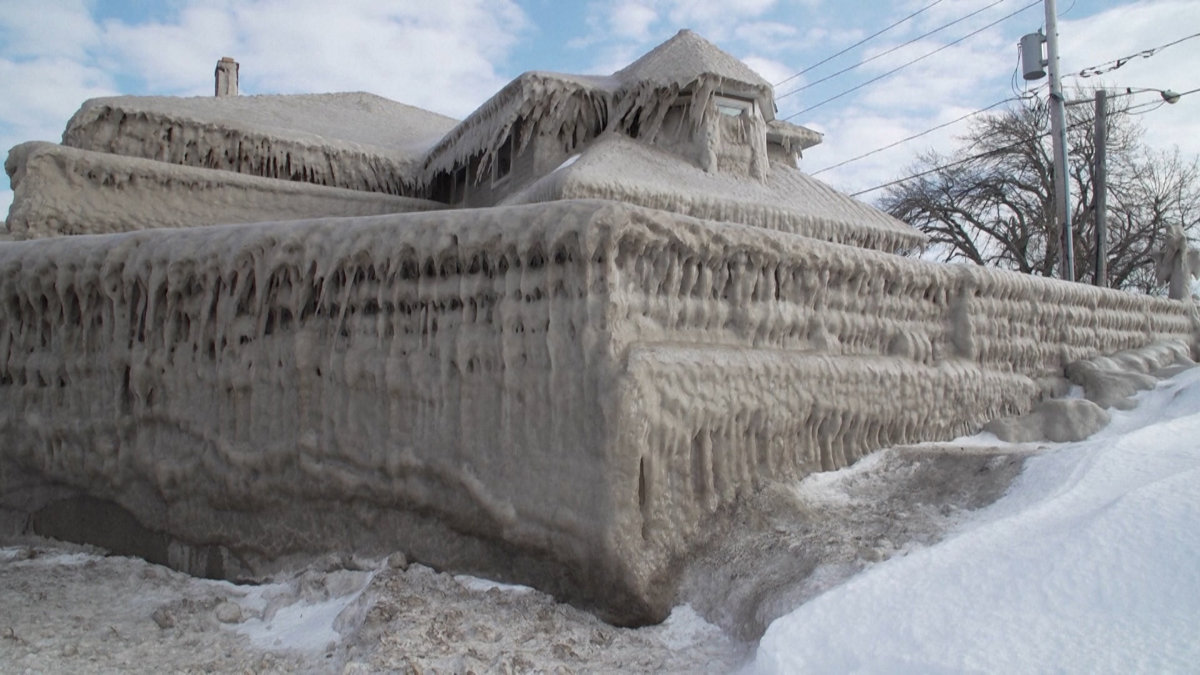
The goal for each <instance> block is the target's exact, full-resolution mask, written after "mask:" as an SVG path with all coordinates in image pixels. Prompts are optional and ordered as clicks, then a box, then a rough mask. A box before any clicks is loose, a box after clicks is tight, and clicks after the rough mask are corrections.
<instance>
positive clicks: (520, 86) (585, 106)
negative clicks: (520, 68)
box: [425, 71, 615, 175]
mask: <svg viewBox="0 0 1200 675" xmlns="http://www.w3.org/2000/svg"><path fill="white" fill-rule="evenodd" d="M614 84H615V82H614V81H613V79H612V78H610V77H603V76H591V75H568V74H564V73H550V72H540V71H531V72H527V73H522V74H521V75H520V76H518V77H517V78H516V79H515V80H513V81H512V82H509V83H508V84H507V85H506V86H505V87H504V88H503V89H501V90H500V91H499V92H497V93H496V95H494V96H492V97H491V98H490V99H488V100H487V101H486V102H484V104H483V105H481V106H479V108H477V109H476V110H475V111H474V112H472V113H471V114H470V115H468V116H467V118H466V119H464V120H463V121H462V122H460V123H458V125H457V126H455V127H454V128H453V129H451V130H450V131H449V132H448V133H447V134H446V135H445V136H444V137H443V138H442V139H441V140H440V141H438V142H437V144H436V145H434V147H433V148H432V149H431V150H430V151H429V155H428V157H427V159H426V162H425V169H426V173H427V174H429V175H432V174H434V173H437V172H438V171H449V170H450V169H451V168H452V167H453V166H454V165H455V164H459V165H462V164H464V163H465V160H466V158H468V157H470V156H471V155H473V154H477V153H482V154H484V155H485V156H486V157H490V155H491V151H494V149H495V148H496V147H498V146H499V145H500V144H501V143H502V142H503V141H504V139H505V137H507V136H508V134H509V133H510V132H511V131H512V129H513V127H514V125H516V123H517V121H518V120H522V119H524V120H527V121H529V122H530V124H529V125H527V126H526V128H524V129H521V130H520V134H519V138H517V142H518V144H519V145H520V146H521V147H523V146H524V144H525V142H526V141H527V140H528V139H529V138H530V137H531V136H532V134H533V133H534V132H535V130H538V131H540V132H541V133H542V134H545V135H560V134H564V133H569V134H577V133H583V132H584V131H585V130H587V129H591V128H593V127H594V126H595V125H596V124H599V125H601V127H603V125H604V124H605V123H606V121H607V115H608V101H609V98H610V96H611V91H612V89H613V88H614ZM550 125H554V127H555V128H554V129H553V130H550V129H546V128H543V129H538V127H539V126H540V127H548V126H550ZM581 140H582V139H581ZM487 167H488V164H487V162H486V161H485V162H484V165H483V166H482V167H481V170H486V169H487Z"/></svg>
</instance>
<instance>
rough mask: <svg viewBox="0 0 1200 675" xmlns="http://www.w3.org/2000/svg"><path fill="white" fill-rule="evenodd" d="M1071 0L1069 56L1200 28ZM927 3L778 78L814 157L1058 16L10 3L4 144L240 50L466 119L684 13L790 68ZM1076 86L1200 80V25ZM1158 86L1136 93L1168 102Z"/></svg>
mask: <svg viewBox="0 0 1200 675" xmlns="http://www.w3.org/2000/svg"><path fill="white" fill-rule="evenodd" d="M1058 2H1059V8H1058V9H1059V16H1060V18H1059V31H1060V35H1061V52H1062V61H1063V72H1064V73H1076V72H1078V71H1080V70H1082V69H1084V68H1086V67H1089V66H1093V65H1098V64H1101V63H1105V62H1110V61H1114V60H1116V59H1119V58H1121V57H1125V56H1129V55H1131V54H1138V53H1140V52H1142V51H1143V50H1147V49H1150V48H1153V47H1158V46H1160V45H1163V44H1165V43H1167V42H1170V41H1172V40H1176V39H1179V38H1184V37H1187V36H1189V35H1192V34H1195V33H1198V32H1200V0H1140V1H1136V2H1128V1H1121V0H1058ZM1031 5H1032V6H1031ZM434 6H436V8H437V11H433V10H432V9H431V7H434ZM919 10H923V11H919ZM918 11H919V13H917V15H916V16H915V17H913V18H912V19H910V20H908V21H905V22H903V23H901V24H900V25H898V26H896V27H895V28H893V29H891V30H889V31H887V32H885V33H884V34H882V35H880V36H878V37H875V38H873V39H871V40H869V41H867V42H866V43H865V44H863V45H861V46H859V47H856V48H853V49H850V50H849V51H847V52H846V53H845V54H843V55H841V56H839V57H837V58H835V59H832V60H830V61H829V62H828V63H825V64H823V65H821V66H819V67H817V68H813V69H812V70H809V71H807V72H805V73H804V74H803V75H801V76H800V77H797V78H795V79H793V80H790V81H789V82H787V83H786V84H784V85H782V86H780V87H779V88H778V89H777V96H779V95H782V94H784V93H787V92H789V91H791V90H792V89H795V88H796V87H805V88H804V89H803V90H802V91H800V92H798V93H795V94H792V95H789V96H786V97H781V98H780V100H779V103H778V105H779V115H780V117H789V116H792V115H795V116H794V117H791V121H793V122H796V123H800V124H804V125H806V126H810V127H812V128H814V129H817V130H819V131H821V132H823V133H825V135H826V136H825V142H824V143H822V144H821V145H820V146H817V147H816V148H813V149H811V150H809V151H808V152H807V153H806V155H805V158H804V159H803V161H802V168H804V169H805V170H807V171H810V172H814V173H815V172H820V171H821V170H822V169H824V168H825V167H828V166H830V165H833V164H837V163H839V162H841V161H843V160H846V159H850V158H853V157H855V156H857V155H860V154H862V153H864V152H867V151H869V150H872V149H875V148H879V147H882V146H884V145H887V144H889V143H892V142H895V141H897V140H899V139H902V138H905V137H907V136H910V135H912V134H915V133H918V132H920V131H923V130H926V129H929V128H930V127H933V126H935V125H938V124H942V123H945V122H948V121H950V120H953V119H956V118H958V117H961V116H963V115H965V114H967V113H969V112H971V111H973V110H977V109H979V108H983V107H985V106H987V105H990V104H992V103H995V102H997V101H1000V100H1002V99H1005V98H1008V97H1012V96H1014V91H1019V90H1020V89H1021V88H1024V86H1025V85H1024V83H1023V82H1021V81H1020V78H1019V75H1015V73H1014V71H1015V69H1016V68H1017V66H1018V61H1017V41H1018V39H1019V38H1020V36H1021V35H1022V34H1024V33H1028V32H1033V31H1036V30H1038V29H1039V28H1041V27H1042V26H1043V22H1044V10H1043V6H1042V4H1041V3H1031V2H1030V0H898V1H896V2H890V3H883V2H868V1H850V2H846V1H839V0H690V1H689V0H592V1H585V2H566V1H558V0H443V1H442V2H439V3H436V5H434V4H433V3H429V2H427V1H426V0H392V1H389V0H344V1H342V2H328V0H166V1H151V0H119V1H118V0H43V1H42V2H34V1H32V0H0V87H2V90H3V92H4V95H3V96H2V97H0V146H3V149H7V148H8V147H11V146H13V145H15V144H17V143H19V142H22V141H26V140H55V141H56V140H59V139H60V137H61V134H62V130H63V127H64V126H65V124H66V122H67V119H68V118H69V117H70V115H71V114H72V113H73V112H74V111H75V110H76V109H78V107H79V105H80V104H81V103H82V102H83V101H84V100H85V99H87V98H90V97H94V96H107V95H116V94H155V95H159V94H165V95H187V96H191V95H203V96H207V95H211V94H212V70H213V66H214V64H215V63H216V61H217V59H219V58H220V57H222V56H232V57H234V58H236V59H237V60H238V61H239V62H240V64H241V87H242V93H244V94H255V93H300V92H327V91H352V90H364V91H370V92H373V93H376V94H379V95H382V96H386V97H388V98H392V99H395V100H398V101H402V102H405V103H409V104H412V105H417V106H421V107H424V108H428V109H431V110H435V111H438V112H441V113H444V114H447V115H451V116H454V117H462V116H464V115H466V114H467V113H469V112H470V111H471V110H473V109H474V108H475V107H477V106H478V105H479V104H480V103H482V102H483V101H484V100H486V99H487V98H488V97H489V96H490V95H492V94H493V93H495V91H497V90H498V89H499V88H500V87H501V86H503V84H504V83H506V82H507V81H509V80H510V79H512V78H513V77H514V76H516V75H517V74H519V73H521V72H523V71H525V70H554V71H560V72H584V73H608V72H612V71H613V70H616V69H618V68H620V67H622V66H624V65H625V64H627V63H629V62H630V61H632V60H633V59H635V58H636V57H637V56H639V55H641V54H642V53H644V52H646V51H648V50H649V49H651V48H653V47H654V46H655V45H656V44H658V43H659V42H661V41H663V40H665V39H667V38H668V37H670V36H671V35H673V34H674V33H675V32H676V31H677V30H679V29H680V28H691V29H693V30H695V31H697V32H699V33H700V34H701V35H704V36H705V37H707V38H708V39H710V40H712V41H713V42H715V43H716V44H717V45H719V46H720V47H722V48H723V49H725V50H726V51H728V52H730V53H732V54H733V55H735V56H737V57H739V58H741V59H743V60H744V61H746V62H747V63H748V64H749V65H750V66H751V67H753V68H755V69H756V70H758V71H759V72H760V73H761V74H762V75H763V76H764V77H765V78H766V79H768V80H769V81H771V82H779V81H781V80H783V79H784V78H787V77H789V76H791V75H793V74H795V73H797V72H799V71H801V70H803V69H804V68H806V67H807V66H811V65H813V64H815V63H817V62H819V61H821V60H822V59H825V58H826V57H828V56H830V55H832V54H835V53H837V52H839V51H841V50H843V49H845V48H847V47H850V46H851V45H853V44H854V43H856V42H858V41H859V40H862V39H863V38H866V37H868V36H870V35H871V34H872V33H875V32H876V31H878V30H880V29H883V28H885V27H887V26H889V25H890V24H892V23H894V22H897V21H899V20H900V19H903V18H904V17H907V16H908V15H910V14H913V13H916V12H918ZM1014 13H1015V15H1013V14H1014ZM1009 15H1013V16H1011V17H1009ZM1005 17H1009V18H1005ZM952 22H953V25H950V26H948V27H946V28H944V29H943V30H940V31H938V32H935V33H933V34H930V35H927V36H925V37H921V36H922V35H925V34H926V33H929V32H930V31H933V30H934V29H936V28H939V27H942V26H945V25H946V24H951V23H952ZM976 31H978V33H976V34H975V35H973V36H970V37H967V36H968V34H970V33H975V32H976ZM915 38H920V39H916V41H915V42H911V44H906V43H909V42H910V41H913V40H914V39H915ZM960 39H961V42H957V43H955V42H956V41H958V40H960ZM952 43H955V44H952ZM897 47H898V48H897ZM892 49H895V50H894V51H890V52H889V50H892ZM938 49H941V51H938V52H937V53H935V54H933V55H931V56H926V55H928V54H930V53H931V52H934V50H938ZM920 57H924V58H921V59H920V60H919V61H917V62H916V63H913V64H912V65H910V66H907V67H904V68H902V69H900V70H899V71H897V72H896V73H895V74H892V75H887V76H885V77H883V78H882V79H880V80H879V81H877V82H874V83H871V84H865V83H866V82H867V81H868V80H871V79H872V78H875V77H879V76H881V75H885V74H886V73H887V72H888V71H891V70H893V69H895V68H897V67H899V66H901V65H903V64H905V63H907V62H909V61H912V60H914V59H918V58H920ZM852 66H856V67H854V68H853V69H851V70H849V71H848V72H845V73H841V74H835V73H836V72H837V71H839V70H842V69H845V68H849V67H852ZM830 75H832V77H830V78H829V79H828V80H826V81H824V82H820V83H815V81H816V80H819V79H821V78H824V77H826V76H830ZM1014 77H1015V78H1016V79H1015V80H1014ZM1014 81H1015V82H1016V84H1017V89H1016V90H1014V87H1013V84H1014ZM1043 82H1044V80H1043ZM1074 83H1078V84H1082V85H1089V86H1090V85H1095V84H1099V83H1102V84H1103V85H1104V86H1107V87H1111V88H1119V89H1121V90H1124V88H1125V87H1135V88H1159V89H1173V90H1175V91H1180V92H1183V91H1188V90H1191V89H1196V88H1200V38H1196V39H1190V40H1185V41H1183V42H1180V43H1179V44H1177V45H1174V46H1171V47H1168V48H1165V49H1162V50H1159V51H1157V52H1155V53H1154V54H1153V55H1152V56H1150V57H1148V58H1145V57H1138V58H1135V59H1133V60H1131V61H1129V62H1128V63H1127V64H1125V65H1124V66H1122V67H1121V68H1120V69H1118V70H1115V71H1112V72H1110V73H1107V74H1105V75H1104V76H1102V77H1098V78H1097V77H1093V78H1087V79H1082V78H1068V79H1067V80H1066V85H1067V86H1071V85H1072V84H1074ZM1037 84H1040V83H1034V84H1033V85H1031V86H1036V85H1037ZM859 85H864V86H862V87H861V88H860V89H857V90H854V91H851V92H850V93H847V94H845V95H844V96H841V97H839V98H837V99H835V100H833V101H830V102H829V103H823V104H821V105H819V106H817V105H816V104H818V103H821V102H822V101H824V100H825V99H827V98H830V97H833V96H835V95H838V94H841V93H842V92H846V91H847V90H850V89H852V88H854V87H857V86H859ZM1154 96H1155V94H1154V93H1153V92H1150V93H1146V94H1139V95H1137V96H1134V97H1131V100H1132V101H1133V102H1134V103H1135V104H1139V103H1145V102H1152V101H1153V100H1154ZM809 108H812V109H811V110H808V109H809ZM1141 110H1142V111H1143V112H1144V113H1145V114H1144V115H1142V116H1140V117H1139V118H1138V119H1139V121H1141V123H1142V124H1143V125H1144V127H1145V128H1146V130H1147V140H1148V142H1149V143H1150V144H1151V145H1153V146H1154V147H1156V148H1162V149H1170V148H1173V147H1175V146H1178V147H1179V148H1180V150H1181V151H1182V152H1184V153H1187V154H1188V155H1190V156H1195V155H1197V154H1200V94H1198V95H1195V96H1189V97H1185V98H1184V99H1182V100H1181V101H1180V102H1179V103H1178V104H1177V105H1174V106H1163V107H1161V108H1157V109H1151V108H1149V107H1144V108H1142V109H1141ZM965 129H966V123H958V124H954V125H951V126H948V127H947V128H945V129H942V130H940V131H938V132H935V133H932V134H929V135H927V136H923V137H921V138H919V139H917V140H915V141H912V142H908V143H904V144H901V145H899V146H897V147H895V148H893V149H891V150H888V151H886V152H880V153H878V154H875V155H872V156H871V157H869V158H867V159H863V160H858V161H855V162H851V163H849V164H847V165H845V166H842V167H839V168H837V169H834V170H830V171H823V172H821V173H819V174H818V176H819V177H820V178H821V179H823V180H826V181H827V182H829V183H830V184H832V185H833V186H834V187H837V188H839V189H842V190H844V191H847V192H853V191H857V190H861V189H864V188H868V187H871V186H874V185H878V184H880V183H883V182H886V181H888V180H891V179H893V178H897V177H900V176H903V175H905V170H906V168H907V167H908V166H909V165H910V164H911V163H912V161H913V159H914V158H915V156H916V154H917V153H918V152H921V151H923V150H926V149H929V148H931V147H932V148H937V149H939V150H942V151H946V150H949V149H950V148H952V147H953V144H954V138H955V136H956V135H960V134H962V133H963V132H964V131H965ZM0 183H2V181H0ZM4 187H7V184H6V183H5V184H4ZM877 195H878V193H870V194H868V195H865V196H864V197H863V198H864V199H868V200H869V199H872V198H873V197H875V196H877ZM10 200H11V192H9V191H7V190H0V209H4V210H5V211H6V210H7V206H8V203H9V201H10Z"/></svg>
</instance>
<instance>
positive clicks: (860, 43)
mask: <svg viewBox="0 0 1200 675" xmlns="http://www.w3.org/2000/svg"><path fill="white" fill-rule="evenodd" d="M942 1H943V0H933V2H931V3H929V4H928V5H925V6H924V7H922V8H921V9H918V10H917V11H915V12H913V13H912V14H909V15H908V16H906V17H904V18H903V19H900V20H899V21H897V22H895V23H893V24H891V25H890V26H888V27H886V28H883V29H881V30H878V31H875V32H874V33H872V34H870V35H868V36H867V37H865V38H863V39H861V40H859V41H858V42H855V43H854V44H852V45H850V46H849V47H846V48H845V49H843V50H842V51H840V52H838V53H836V54H833V55H831V56H827V57H825V58H823V59H821V60H820V61H817V62H816V63H814V64H812V65H811V66H808V67H807V68H805V69H804V70H801V71H800V72H798V73H796V74H794V75H790V76H788V77H786V78H784V79H782V80H780V81H778V82H776V83H775V84H774V85H772V86H774V87H778V86H779V85H781V84H784V83H786V82H791V81H792V80H794V79H796V78H797V77H800V76H801V75H803V74H805V73H807V72H808V71H810V70H812V69H813V68H816V67H818V66H823V65H825V64H826V63H829V62H830V61H832V60H834V59H836V58H837V57H839V56H841V55H842V54H845V53H846V52H848V51H850V50H852V49H854V48H856V47H861V46H863V45H865V44H866V43H868V42H870V41H871V40H874V39H875V38H877V37H879V36H880V35H883V34H884V33H886V32H888V31H889V30H891V29H893V28H895V27H896V26H899V25H900V24H902V23H904V22H906V21H910V20H912V19H913V18H915V17H917V16H918V15H920V14H922V13H923V12H925V11H926V10H928V9H932V8H933V7H934V6H935V5H939V4H941V3H942Z"/></svg>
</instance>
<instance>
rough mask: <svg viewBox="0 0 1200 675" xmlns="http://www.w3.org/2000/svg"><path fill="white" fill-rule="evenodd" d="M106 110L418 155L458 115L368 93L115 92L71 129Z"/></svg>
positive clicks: (86, 107) (84, 110) (85, 110)
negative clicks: (182, 94)
mask: <svg viewBox="0 0 1200 675" xmlns="http://www.w3.org/2000/svg"><path fill="white" fill-rule="evenodd" d="M104 109H118V110H121V111H122V112H124V113H126V114H138V113H145V114H151V115H157V116H161V117H166V118H170V119H177V120H181V121H186V122H190V123H193V124H198V125H213V126H220V127H225V128H232V129H241V130H246V131H255V132H259V133H262V134H265V135H267V136H269V137H276V138H286V139H289V140H298V141H304V142H309V143H314V144H320V145H334V146H337V145H343V146H344V145H345V144H354V145H357V146H367V147H375V148H380V149H383V150H386V151H388V154H389V155H392V156H408V157H413V158H415V157H416V156H418V155H421V154H423V153H424V152H426V151H427V150H428V149H429V148H430V147H431V146H432V145H433V144H434V143H436V142H437V141H438V140H439V139H440V138H442V137H443V136H444V135H445V134H446V132H448V131H450V129H452V128H453V127H454V125H455V124H457V123H458V122H457V120H455V119H453V118H450V117H446V116H445V115H439V114H437V113H435V112H431V111H428V110H423V109H421V108H417V107H414V106H410V105H405V104H403V103H398V102H396V101H392V100H390V99H386V98H383V97H382V96H376V95H375V94H368V93H365V92H343V93H334V94H269V95H258V96H220V97H213V96H208V97H174V96H114V97H106V98H94V99H90V100H88V101H86V102H85V103H84V104H83V106H82V107H81V108H80V109H79V111H78V112H76V113H75V115H74V117H72V119H71V122H69V123H68V125H67V128H68V130H69V129H71V128H72V127H73V126H75V125H76V124H77V123H79V122H82V121H83V120H86V119H87V118H88V117H90V116H93V115H96V114H99V113H100V112H101V111H103V110H104Z"/></svg>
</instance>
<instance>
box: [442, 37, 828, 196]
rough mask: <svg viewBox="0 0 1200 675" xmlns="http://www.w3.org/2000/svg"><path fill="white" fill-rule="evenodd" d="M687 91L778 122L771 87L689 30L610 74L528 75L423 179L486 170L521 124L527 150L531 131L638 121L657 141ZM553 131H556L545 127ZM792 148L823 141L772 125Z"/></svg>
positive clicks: (459, 136) (459, 131) (473, 121)
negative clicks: (474, 160)
mask: <svg viewBox="0 0 1200 675" xmlns="http://www.w3.org/2000/svg"><path fill="white" fill-rule="evenodd" d="M688 91H691V92H692V94H693V95H694V96H695V97H696V98H697V99H699V100H705V99H706V98H707V97H709V96H712V95H713V94H714V93H717V92H721V93H727V94H737V95H743V96H747V97H750V98H753V99H755V100H757V101H758V104H759V108H760V109H761V112H762V115H763V118H764V119H766V120H768V121H769V122H771V123H772V124H774V117H775V106H774V98H773V94H772V89H771V85H770V83H768V82H767V81H766V80H764V79H763V78H762V77H761V76H759V75H758V74H757V73H755V72H754V71H753V70H751V69H750V68H749V67H747V66H746V64H744V63H742V62H741V61H739V60H738V59H737V58H735V57H733V56H731V55H730V54H728V53H726V52H724V51H722V50H721V49H720V48H718V47H717V46H716V45H714V44H712V43H711V42H709V41H708V40H705V39H704V38H702V37H700V36H699V35H697V34H696V33H693V32H692V31H690V30H681V31H679V32H678V33H676V34H675V36H674V37H672V38H671V39H669V40H667V41H666V42H664V43H662V44H661V45H659V46H658V47H655V48H654V49H652V50H650V51H649V52H647V53H646V54H645V55H644V56H642V57H641V58H639V59H638V60H636V61H634V62H633V63H631V64H629V65H628V66H626V67H625V68H623V69H621V70H619V71H617V72H616V73H613V74H612V75H611V76H595V75H567V74H562V73H549V72H527V73H524V74H522V75H521V76H520V77H518V78H517V79H515V80H513V81H512V82H510V83H509V84H508V85H507V86H506V87H504V88H503V89H501V90H500V91H499V92H498V93H497V94H496V95H495V96H493V97H492V98H490V99H488V101H487V102H485V103H484V104H483V105H482V106H480V107H479V109H477V110H476V111H475V112H473V113H471V114H470V115H468V116H467V118H466V119H464V120H463V121H462V122H461V123H459V124H458V126H456V127H455V128H454V129H453V130H451V131H450V132H449V133H448V134H446V136H445V138H443V139H442V140H441V141H440V142H438V143H437V145H435V146H434V147H433V149H432V150H430V152H429V156H428V158H427V159H426V162H425V170H426V174H427V175H426V177H427V178H428V177H429V176H432V175H433V174H436V173H437V172H440V171H449V170H451V169H452V168H453V167H454V166H455V165H459V166H462V165H465V164H466V161H467V160H468V158H470V157H473V156H479V157H480V158H481V162H480V167H479V170H480V171H481V172H484V171H486V170H487V169H488V166H489V165H490V162H491V159H492V157H493V156H494V155H495V152H496V149H497V148H498V147H499V146H500V144H502V143H503V142H504V139H505V138H506V137H507V136H508V135H509V133H510V132H511V131H512V129H513V127H514V126H515V125H516V123H517V121H518V120H526V121H527V122H529V124H527V125H526V127H525V128H523V129H521V130H520V133H519V135H518V138H517V142H518V144H519V145H522V146H523V145H524V143H525V142H526V141H527V140H528V138H529V137H530V136H531V135H532V134H533V133H534V131H535V129H534V127H539V126H541V127H543V128H541V129H539V130H538V131H539V133H540V134H542V135H551V136H556V137H560V138H562V139H563V141H564V143H566V141H568V140H570V138H569V137H570V136H572V135H574V136H579V135H580V134H586V135H589V136H591V135H595V134H597V133H599V132H600V131H602V130H605V129H613V128H617V127H622V126H624V125H628V124H630V123H632V121H633V120H638V121H639V124H640V125H641V129H642V132H643V134H648V135H649V136H653V134H654V133H655V125H656V124H657V123H658V122H661V120H662V116H663V114H665V112H666V110H667V109H668V108H669V107H670V106H671V105H672V104H674V103H675V102H676V99H677V98H678V97H679V96H680V95H681V94H684V93H686V92H688ZM547 125H553V128H552V129H549V133H548V134H547V129H546V128H544V127H545V126H547ZM773 128H775V129H776V131H775V133H776V136H778V137H780V138H784V137H785V136H786V143H787V146H788V147H794V148H796V149H802V148H807V147H810V146H812V145H815V144H816V143H819V142H820V135H819V134H817V133H816V132H812V131H810V130H808V129H804V128H803V127H798V126H796V125H792V124H788V125H786V126H780V127H773Z"/></svg>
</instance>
